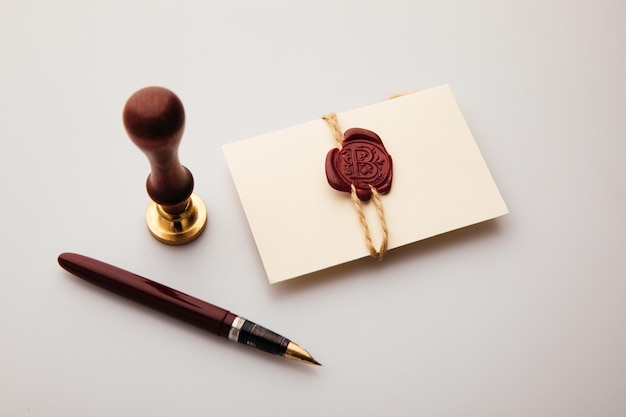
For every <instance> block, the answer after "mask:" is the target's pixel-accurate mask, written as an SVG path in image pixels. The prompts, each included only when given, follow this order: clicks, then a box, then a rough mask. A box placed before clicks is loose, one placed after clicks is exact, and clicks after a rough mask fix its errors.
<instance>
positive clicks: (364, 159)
mask: <svg viewBox="0 0 626 417" xmlns="http://www.w3.org/2000/svg"><path fill="white" fill-rule="evenodd" d="M343 137H344V139H343V143H342V149H338V148H335V149H332V150H331V151H330V152H328V155H326V178H327V179H328V184H330V186H331V187H333V188H334V189H335V190H339V191H346V192H350V191H351V185H354V188H355V189H356V194H357V196H358V197H359V199H360V200H362V201H367V200H369V199H370V198H371V197H372V190H371V189H370V186H372V187H374V188H376V190H377V191H378V192H379V193H381V194H386V193H388V192H389V190H390V189H391V178H392V176H393V169H392V168H393V167H392V161H391V155H389V153H387V150H386V149H385V146H384V145H383V141H382V140H381V139H380V137H379V136H378V135H377V134H376V133H374V132H372V131H371V130H367V129H361V128H352V129H348V130H347V131H346V132H345V133H344V135H343Z"/></svg>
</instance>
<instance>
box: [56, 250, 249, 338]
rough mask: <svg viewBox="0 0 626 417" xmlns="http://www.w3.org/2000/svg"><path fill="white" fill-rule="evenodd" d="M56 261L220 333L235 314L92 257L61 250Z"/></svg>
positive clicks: (106, 286)
mask: <svg viewBox="0 0 626 417" xmlns="http://www.w3.org/2000/svg"><path fill="white" fill-rule="evenodd" d="M58 261H59V265H61V267H63V269H65V270H67V271H68V272H71V273H72V274H74V275H76V276H77V277H80V278H82V279H84V280H86V281H89V282H91V283H92V284H95V285H97V286H99V287H102V288H104V289H107V290H109V291H111V292H114V293H116V294H119V295H121V296H123V297H126V298H128V299H131V300H133V301H136V302H138V303H141V304H143V305H145V306H148V307H151V308H153V309H155V310H158V311H161V312H163V313H166V314H169V315H171V316H173V317H176V318H178V319H181V320H183V321H186V322H187V323H190V324H193V325H195V326H198V327H200V328H202V329H205V330H208V331H209V332H211V333H214V334H217V335H219V336H222V337H228V333H229V331H230V328H231V325H232V323H233V320H234V319H235V317H237V316H235V315H234V314H232V313H230V312H229V311H228V310H224V309H223V308H220V307H217V306H214V305H213V304H209V303H207V302H206V301H202V300H199V299H197V298H195V297H192V296H190V295H187V294H184V293H182V292H180V291H177V290H175V289H173V288H169V287H167V286H165V285H162V284H159V283H157V282H154V281H151V280H149V279H147V278H144V277H141V276H139V275H136V274H133V273H132V272H128V271H125V270H123V269H121V268H117V267H115V266H113V265H109V264H107V263H104V262H101V261H98V260H96V259H92V258H89V257H86V256H82V255H78V254H75V253H63V254H61V255H59V258H58Z"/></svg>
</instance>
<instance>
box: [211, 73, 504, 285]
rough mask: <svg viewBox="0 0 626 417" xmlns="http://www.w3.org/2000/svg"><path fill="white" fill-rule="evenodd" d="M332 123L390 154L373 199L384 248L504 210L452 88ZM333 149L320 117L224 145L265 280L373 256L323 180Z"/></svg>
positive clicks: (346, 204) (346, 207) (367, 206)
mask: <svg viewBox="0 0 626 417" xmlns="http://www.w3.org/2000/svg"><path fill="white" fill-rule="evenodd" d="M329 111H332V109H329ZM320 116H321V115H320ZM337 121H338V124H339V126H340V127H341V129H342V130H343V131H345V130H348V129H350V128H362V129H368V130H370V131H372V132H375V133H376V134H377V135H378V136H379V137H380V138H381V139H382V141H383V143H384V146H385V148H386V150H387V151H388V152H389V154H390V155H391V158H392V160H393V182H392V186H391V189H390V191H389V193H388V194H384V195H381V198H380V200H381V202H382V204H383V208H384V219H385V221H386V223H387V227H388V229H389V237H388V244H389V249H390V250H391V249H394V248H397V247H400V246H404V245H407V244H410V243H413V242H416V241H419V240H422V239H426V238H429V237H432V236H436V235H439V234H443V233H446V232H449V231H452V230H455V229H459V228H462V227H465V226H469V225H472V224H476V223H479V222H483V221H486V220H490V219H494V218H496V217H499V216H502V215H504V214H507V213H508V209H507V207H506V204H505V202H504V200H503V199H502V196H501V195H500V192H499V190H498V188H497V186H496V184H495V182H494V179H493V178H492V175H491V173H490V172H489V169H488V167H487V165H486V163H485V160H484V159H483V157H482V155H481V153H480V150H479V148H478V146H477V144H476V141H475V140H474V137H473V136H472V133H471V131H470V129H469V127H468V126H467V123H466V121H465V119H464V117H463V114H462V113H461V110H460V109H459V106H458V105H457V103H456V100H455V99H454V96H453V94H452V92H451V90H450V88H449V86H447V85H444V86H440V87H436V88H432V89H428V90H423V91H419V92H416V93H412V94H407V95H403V96H400V97H397V98H394V99H390V100H385V101H382V102H380V103H377V104H374V105H370V106H366V107H362V108H359V109H356V110H351V111H346V112H341V113H337ZM333 147H335V141H334V139H333V135H332V131H331V129H330V127H329V125H328V124H327V122H326V121H324V120H322V119H321V118H320V119H319V120H314V121H311V122H308V123H304V124H300V125H297V126H293V127H289V128H286V129H282V130H279V131H276V132H272V133H268V134H264V135H260V136H257V137H253V138H250V139H246V140H242V141H238V142H235V143H231V144H227V145H224V146H223V147H222V149H223V152H224V156H225V158H226V162H227V165H228V168H229V170H230V173H231V175H232V178H233V182H234V184H235V187H236V189H237V193H238V195H239V198H240V200H241V204H242V206H243V210H244V212H245V215H246V218H247V221H248V224H249V226H250V229H251V232H252V235H253V236H254V240H255V243H256V246H257V249H258V251H259V255H260V258H261V260H262V262H263V266H264V268H265V272H266V274H267V278H268V280H269V282H270V283H278V282H281V281H285V280H289V279H292V278H296V277H300V276H303V275H308V274H311V273H314V272H317V271H321V270H324V269H327V268H332V267H333V266H337V265H340V264H343V263H346V262H351V261H354V260H357V259H360V258H364V257H368V256H370V253H369V251H368V248H367V246H366V244H365V240H364V232H363V229H362V227H361V224H360V222H359V219H358V215H357V213H356V211H355V206H354V205H353V202H352V201H351V198H350V194H349V193H344V192H340V191H337V190H335V189H333V188H332V187H331V186H330V185H329V183H328V181H327V178H326V170H325V160H326V155H327V154H328V152H329V151H330V150H331V149H333ZM362 208H363V211H364V214H365V217H366V222H367V225H368V226H369V229H370V231H371V235H372V240H373V242H374V244H375V246H376V247H378V244H379V243H378V242H380V241H381V239H382V232H381V227H380V218H379V217H378V214H377V212H376V209H375V207H374V204H373V203H372V202H371V201H370V202H364V203H363V204H362ZM383 262H385V260H383Z"/></svg>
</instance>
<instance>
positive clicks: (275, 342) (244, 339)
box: [237, 320, 289, 355]
mask: <svg viewBox="0 0 626 417" xmlns="http://www.w3.org/2000/svg"><path fill="white" fill-rule="evenodd" d="M237 342H239V343H243V344H244V345H248V346H251V347H254V348H257V349H259V350H262V351H264V352H267V353H271V354H273V355H284V354H285V351H286V350H287V345H288V344H289V339H287V338H286V337H283V336H281V335H279V334H277V333H274V332H273V331H271V330H269V329H266V328H265V327H263V326H259V325H258V324H256V323H254V322H251V321H250V320H246V322H245V323H244V324H243V326H241V331H240V332H239V338H238V339H237Z"/></svg>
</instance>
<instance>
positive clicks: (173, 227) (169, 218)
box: [146, 193, 207, 246]
mask: <svg viewBox="0 0 626 417" xmlns="http://www.w3.org/2000/svg"><path fill="white" fill-rule="evenodd" d="M146 223H147V224H148V230H149V231H150V233H151V234H152V236H153V237H154V238H155V239H156V240H158V241H159V242H161V243H165V244H166V245H173V246H178V245H184V244H186V243H189V242H191V241H193V240H195V239H196V238H197V237H198V236H200V235H201V234H202V232H203V231H204V229H205V227H206V223H207V211H206V206H205V205H204V202H203V201H202V199H201V198H200V196H199V195H197V194H196V193H192V194H191V197H189V202H188V203H187V208H185V211H183V212H182V213H180V214H169V213H167V212H165V211H164V210H163V208H162V207H161V206H160V205H158V204H156V203H155V202H154V201H151V202H150V204H149V205H148V209H147V210H146Z"/></svg>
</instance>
